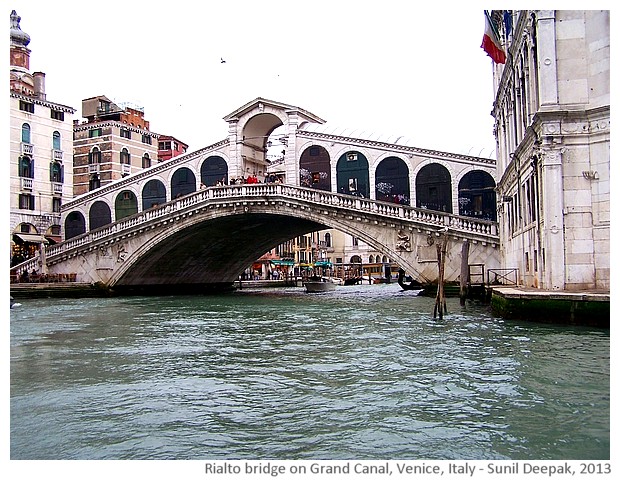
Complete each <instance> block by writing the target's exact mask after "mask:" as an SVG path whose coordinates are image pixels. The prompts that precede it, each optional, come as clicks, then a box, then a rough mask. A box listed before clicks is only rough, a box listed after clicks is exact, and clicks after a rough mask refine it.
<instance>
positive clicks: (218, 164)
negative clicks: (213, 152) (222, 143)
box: [200, 156, 228, 187]
mask: <svg viewBox="0 0 620 480" xmlns="http://www.w3.org/2000/svg"><path fill="white" fill-rule="evenodd" d="M200 180H201V181H202V183H203V184H204V185H205V186H206V187H213V186H215V185H217V184H218V182H222V183H223V184H227V183H228V164H227V163H226V160H224V159H223V158H222V157H218V156H212V157H209V158H207V159H206V160H205V161H204V162H203V163H202V165H201V166H200Z"/></svg>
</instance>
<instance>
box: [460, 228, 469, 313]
mask: <svg viewBox="0 0 620 480" xmlns="http://www.w3.org/2000/svg"><path fill="white" fill-rule="evenodd" d="M468 284H469V240H465V241H464V242H463V246H462V247H461V285H460V286H461V288H460V290H459V297H460V299H461V305H465V300H466V299H467V285H468Z"/></svg>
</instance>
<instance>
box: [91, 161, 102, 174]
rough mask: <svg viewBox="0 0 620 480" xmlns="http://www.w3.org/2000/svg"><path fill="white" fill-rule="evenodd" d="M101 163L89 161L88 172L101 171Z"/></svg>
mask: <svg viewBox="0 0 620 480" xmlns="http://www.w3.org/2000/svg"><path fill="white" fill-rule="evenodd" d="M100 167H101V165H99V164H98V163H89V164H88V173H99V170H100Z"/></svg>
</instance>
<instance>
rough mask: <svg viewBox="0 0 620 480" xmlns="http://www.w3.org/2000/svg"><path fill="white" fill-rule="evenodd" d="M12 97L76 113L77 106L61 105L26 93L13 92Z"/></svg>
mask: <svg viewBox="0 0 620 480" xmlns="http://www.w3.org/2000/svg"><path fill="white" fill-rule="evenodd" d="M11 97H13V98H18V99H20V100H24V101H26V102H30V103H35V104H37V105H42V106H44V107H48V108H52V109H54V110H59V111H62V112H67V113H72V114H73V113H75V112H76V110H75V108H72V107H68V106H66V105H61V104H60V103H54V102H48V101H46V100H41V99H40V98H36V97H31V96H29V95H24V94H21V93H17V92H11Z"/></svg>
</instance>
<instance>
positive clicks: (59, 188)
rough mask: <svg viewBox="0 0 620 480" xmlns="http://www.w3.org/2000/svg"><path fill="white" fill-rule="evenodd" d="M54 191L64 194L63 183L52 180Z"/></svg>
mask: <svg viewBox="0 0 620 480" xmlns="http://www.w3.org/2000/svg"><path fill="white" fill-rule="evenodd" d="M52 193H53V194H54V195H62V183H58V182H52Z"/></svg>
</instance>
